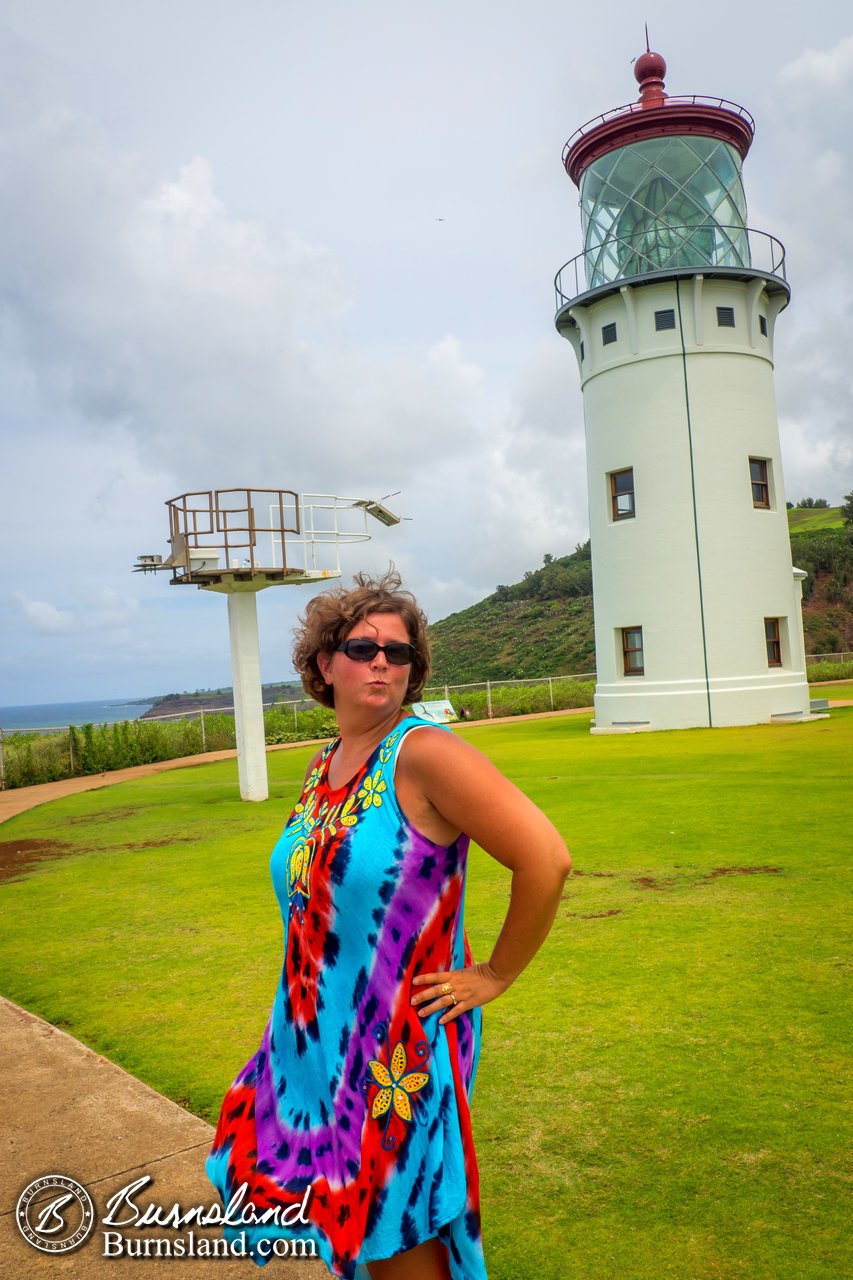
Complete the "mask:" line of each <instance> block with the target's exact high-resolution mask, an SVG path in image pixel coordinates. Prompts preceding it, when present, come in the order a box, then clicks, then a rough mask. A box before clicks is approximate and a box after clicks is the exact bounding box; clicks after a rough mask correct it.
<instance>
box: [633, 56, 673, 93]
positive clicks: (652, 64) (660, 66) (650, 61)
mask: <svg viewBox="0 0 853 1280" xmlns="http://www.w3.org/2000/svg"><path fill="white" fill-rule="evenodd" d="M665 75H666V59H665V58H664V56H663V54H662V53H652V51H651V49H647V50H646V52H645V53H641V54H640V56H639V58H637V60H636V62H635V63H634V79H635V80H636V81H637V84H638V85H639V86H640V88H642V87H643V81H644V80H648V79H649V78H650V77H651V76H654V77H655V78H656V79H657V80H663V78H664V76H665Z"/></svg>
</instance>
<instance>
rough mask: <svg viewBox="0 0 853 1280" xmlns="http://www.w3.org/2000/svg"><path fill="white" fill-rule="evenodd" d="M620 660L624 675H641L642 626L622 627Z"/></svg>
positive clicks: (642, 668) (643, 671)
mask: <svg viewBox="0 0 853 1280" xmlns="http://www.w3.org/2000/svg"><path fill="white" fill-rule="evenodd" d="M622 661H623V668H624V672H625V675H626V676H641V675H643V674H644V673H645V668H644V666H643V628H642V627H623V628H622Z"/></svg>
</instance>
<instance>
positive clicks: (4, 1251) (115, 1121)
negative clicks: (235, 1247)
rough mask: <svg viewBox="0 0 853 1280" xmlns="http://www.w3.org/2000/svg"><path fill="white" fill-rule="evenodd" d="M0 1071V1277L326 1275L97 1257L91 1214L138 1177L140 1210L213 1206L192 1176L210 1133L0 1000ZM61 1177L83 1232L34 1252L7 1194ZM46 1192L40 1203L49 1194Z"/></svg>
mask: <svg viewBox="0 0 853 1280" xmlns="http://www.w3.org/2000/svg"><path fill="white" fill-rule="evenodd" d="M0 1076H2V1080H3V1083H4V1094H5V1098H6V1102H5V1105H4V1107H3V1115H4V1134H3V1147H4V1158H3V1160H2V1162H0V1277H2V1278H3V1280H6V1278H7V1277H8V1280H12V1277H14V1278H15V1280H29V1277H31V1276H36V1277H40V1276H44V1277H51V1276H52V1277H60V1276H62V1277H68V1276H73V1277H75V1278H76V1277H81V1278H82V1277H90V1276H91V1277H97V1278H99V1280H106V1278H107V1277H109V1278H110V1280H125V1278H126V1280H143V1278H147V1277H149V1276H151V1277H154V1280H178V1278H179V1277H184V1280H186V1277H188V1276H189V1277H193V1276H205V1277H206V1276H210V1277H216V1278H217V1280H259V1278H260V1277H261V1276H264V1277H266V1276H269V1277H271V1280H329V1274H330V1273H329V1271H328V1270H327V1269H326V1266H325V1265H324V1264H323V1263H322V1262H320V1261H311V1260H308V1259H293V1260H288V1259H284V1258H271V1259H270V1261H269V1262H268V1264H267V1265H266V1266H265V1267H263V1268H259V1267H258V1266H256V1265H255V1263H253V1262H252V1261H251V1259H249V1258H246V1259H232V1258H225V1257H211V1258H188V1257H182V1258H180V1257H179V1258H165V1257H162V1256H161V1257H156V1256H153V1255H152V1256H151V1257H149V1258H147V1259H146V1258H144V1257H126V1256H125V1257H121V1258H105V1257H103V1249H104V1235H103V1232H104V1230H106V1228H100V1227H99V1226H98V1222H99V1220H100V1218H101V1217H102V1216H103V1215H104V1213H105V1212H106V1202H107V1200H108V1198H109V1197H110V1196H112V1195H114V1194H115V1193H116V1192H117V1191H118V1190H119V1189H120V1188H122V1187H126V1186H127V1185H128V1184H129V1183H131V1182H134V1181H135V1180H136V1179H137V1178H141V1177H142V1176H143V1175H145V1174H148V1175H150V1177H151V1178H152V1182H151V1183H149V1184H148V1185H147V1186H146V1187H145V1189H144V1190H143V1191H141V1192H140V1193H139V1195H138V1197H137V1201H136V1202H137V1204H138V1205H139V1206H140V1208H144V1206H145V1205H147V1204H156V1205H159V1206H162V1207H163V1208H164V1209H169V1208H171V1206H172V1205H173V1204H175V1203H177V1204H179V1205H180V1207H181V1209H182V1210H184V1211H186V1210H187V1209H189V1208H190V1207H191V1206H194V1205H205V1206H208V1205H213V1204H218V1203H219V1197H218V1195H217V1194H216V1192H215V1190H214V1188H213V1187H212V1185H211V1184H210V1182H209V1181H208V1179H207V1177H206V1175H205V1173H204V1161H205V1157H206V1156H207V1153H208V1151H209V1150H210V1145H211V1142H212V1141H213V1129H212V1127H211V1126H210V1125H209V1124H206V1123H205V1121H203V1120H199V1119H198V1118H197V1117H196V1116H192V1115H190V1114H189V1112H187V1111H184V1110H183V1108H181V1107H179V1106H177V1105H176V1104H175V1103H174V1102H171V1101H170V1100H169V1099H168V1098H164V1097H163V1096H162V1095H161V1094H159V1093H156V1092H155V1091H154V1090H153V1089H149V1087H148V1086H147V1085H145V1084H142V1083H141V1081H139V1080H137V1079H135V1077H133V1076H131V1075H128V1073H127V1072H126V1071H123V1070H122V1069H121V1068H120V1067H117V1066H115V1065H114V1063H112V1062H108V1061H107V1059H106V1058H102V1057H101V1056H100V1055H99V1054H97V1053H94V1052H93V1051H92V1050H91V1049H88V1048H86V1046H85V1045H83V1044H81V1043H80V1042H79V1041H78V1040H75V1039H73V1038H72V1037H71V1036H69V1035H66V1033H65V1032H64V1031H60V1030H59V1029H58V1028H56V1027H53V1026H51V1025H50V1024H49V1023H47V1022H43V1021H42V1020H41V1019H40V1018H36V1017H35V1016H34V1015H33V1014H31V1013H27V1011H26V1010H25V1009H21V1008H19V1007H18V1006H17V1005H15V1004H12V1003H11V1002H10V1001H8V1000H4V999H2V997H0ZM48 1174H63V1175H65V1176H66V1177H70V1178H74V1179H76V1181H77V1182H80V1183H82V1184H83V1185H84V1186H85V1188H86V1190H87V1191H88V1192H89V1195H90V1196H91V1198H92V1201H93V1203H94V1206H95V1216H96V1226H95V1230H94V1232H93V1234H92V1235H91V1236H90V1238H89V1239H88V1240H87V1241H86V1243H85V1244H83V1245H81V1246H80V1247H79V1248H78V1249H76V1250H75V1251H74V1252H68V1253H55V1254H45V1253H41V1252H39V1250H37V1249H35V1248H34V1247H33V1246H32V1245H30V1244H28V1243H27V1241H25V1240H24V1239H23V1237H22V1236H21V1234H20V1233H19V1231H18V1228H17V1225H16V1221H15V1209H16V1205H17V1202H18V1198H19V1196H20V1195H21V1192H22V1191H23V1190H24V1188H25V1187H26V1186H27V1185H28V1184H29V1183H30V1182H32V1181H33V1180H35V1179H36V1178H38V1177H42V1176H45V1175H48ZM54 1195H55V1193H54V1194H53V1195H50V1196H49V1197H47V1199H53V1198H54ZM116 1230H117V1228H116ZM190 1230H192V1232H193V1234H194V1236H195V1240H196V1242H198V1241H199V1239H201V1238H202V1237H207V1238H209V1239H211V1240H214V1239H217V1238H220V1237H221V1230H220V1229H219V1228H218V1227H207V1228H198V1227H196V1226H193V1227H191V1228H190V1227H187V1228H185V1229H184V1230H183V1231H180V1232H177V1231H170V1230H167V1229H165V1228H160V1227H156V1228H149V1229H148V1230H147V1231H132V1230H131V1229H129V1228H128V1229H126V1230H125V1232H124V1235H125V1238H126V1239H139V1238H143V1239H144V1238H145V1237H151V1238H154V1237H156V1238H159V1239H175V1238H176V1237H177V1236H181V1237H182V1238H183V1239H184V1240H187V1239H188V1236H189V1232H190Z"/></svg>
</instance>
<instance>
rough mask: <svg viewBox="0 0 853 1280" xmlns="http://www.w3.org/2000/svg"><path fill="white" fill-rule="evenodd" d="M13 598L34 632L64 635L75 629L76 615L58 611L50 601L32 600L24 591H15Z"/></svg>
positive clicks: (68, 611) (65, 610)
mask: <svg viewBox="0 0 853 1280" xmlns="http://www.w3.org/2000/svg"><path fill="white" fill-rule="evenodd" d="M13 598H14V599H15V601H16V602H17V604H18V607H19V609H20V611H21V613H22V614H23V616H24V618H25V619H26V620H27V622H28V623H29V625H30V627H31V628H32V630H33V631H40V632H42V633H44V634H45V635H64V634H65V633H66V632H68V631H73V629H74V615H73V613H72V612H71V611H70V610H69V609H58V608H57V607H56V605H55V604H51V603H50V601H49V600H30V599H29V597H28V596H25V595H24V593H23V591H15V592H14V593H13Z"/></svg>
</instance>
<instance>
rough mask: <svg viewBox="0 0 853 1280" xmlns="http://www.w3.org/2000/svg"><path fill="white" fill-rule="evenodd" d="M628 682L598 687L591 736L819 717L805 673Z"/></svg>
mask: <svg viewBox="0 0 853 1280" xmlns="http://www.w3.org/2000/svg"><path fill="white" fill-rule="evenodd" d="M626 684H627V682H626V681H624V680H623V681H615V682H613V683H610V684H603V683H602V684H598V685H597V686H596V690H595V698H594V704H595V720H594V727H593V728H592V729H591V732H592V733H638V732H646V733H648V732H654V731H655V730H658V729H709V728H715V729H719V728H725V727H731V726H735V725H748V724H773V723H792V722H800V721H805V720H811V719H815V718H816V717H815V716H814V715H813V714H812V711H811V706H810V700H809V687H808V684H807V683H806V680H805V673H804V672H803V673H799V672H797V673H793V672H787V673H786V676H785V677H783V678H772V677H770V678H768V677H767V676H766V675H765V676H752V677H750V676H742V677H738V678H732V677H727V678H722V679H718V680H713V679H712V680H709V681H707V682H706V681H704V680H671V681H655V682H651V681H648V682H644V684H643V687H642V688H638V687H637V686H636V684H632V685H631V687H630V688H627V687H626Z"/></svg>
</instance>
